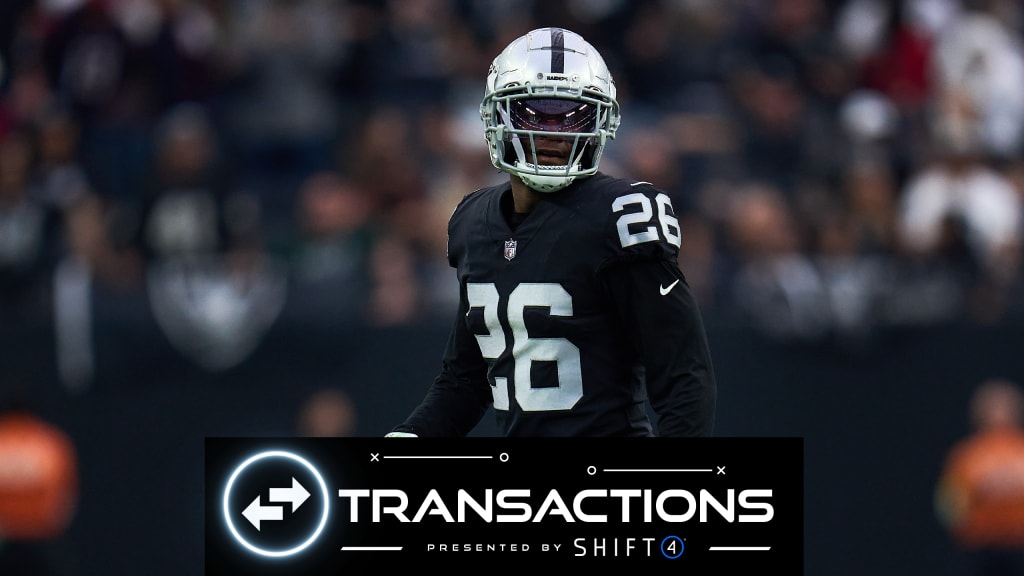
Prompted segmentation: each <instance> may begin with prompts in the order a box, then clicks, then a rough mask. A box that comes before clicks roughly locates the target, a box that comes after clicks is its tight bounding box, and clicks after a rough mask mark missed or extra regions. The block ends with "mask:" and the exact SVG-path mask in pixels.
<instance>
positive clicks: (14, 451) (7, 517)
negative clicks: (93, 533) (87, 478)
mask: <svg viewBox="0 0 1024 576" xmlns="http://www.w3.org/2000/svg"><path fill="white" fill-rule="evenodd" d="M78 467H79V464H78V455H77V449H76V448H75V445H74V443H73V441H72V440H71V438H70V437H68V435H67V434H66V433H65V432H64V431H63V430H62V429H60V428H59V427H58V426H56V425H54V424H53V423H51V422H47V421H46V420H44V419H42V418H41V417H40V416H39V415H37V414H35V413H33V412H31V411H28V410H25V409H21V408H19V409H14V410H8V411H4V412H0V571H2V572H3V573H4V574H12V575H14V574H25V575H29V574H31V575H33V576H49V575H51V574H54V575H56V574H60V573H61V572H60V571H59V568H58V567H59V566H61V560H60V559H59V558H58V557H57V555H56V554H54V547H55V546H56V545H57V543H59V542H60V541H61V539H62V538H63V537H64V536H65V533H66V532H67V530H68V527H69V525H70V524H71V522H72V521H73V520H74V517H75V512H76V510H77V506H78V498H79V485H78V476H79V472H78Z"/></svg>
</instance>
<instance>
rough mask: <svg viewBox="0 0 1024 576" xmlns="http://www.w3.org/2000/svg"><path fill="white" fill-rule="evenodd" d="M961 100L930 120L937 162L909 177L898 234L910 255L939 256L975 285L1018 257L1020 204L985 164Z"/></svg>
mask: <svg viewBox="0 0 1024 576" xmlns="http://www.w3.org/2000/svg"><path fill="white" fill-rule="evenodd" d="M965 105H966V103H965V102H963V101H962V100H954V101H952V102H950V104H949V108H948V109H946V110H944V111H942V112H941V113H940V115H939V116H937V117H936V119H935V121H934V126H933V128H934V130H935V132H934V135H935V147H936V159H935V161H934V162H932V163H931V164H929V165H926V166H923V167H921V168H920V169H919V170H918V171H917V172H915V173H914V174H911V175H910V178H909V180H908V182H907V183H906V186H905V189H904V190H903V192H902V205H901V206H900V216H899V231H900V241H901V244H902V246H903V247H904V248H905V249H906V250H908V251H909V252H910V253H911V254H914V255H924V256H926V257H927V256H937V257H939V258H940V259H942V260H945V261H946V262H947V263H948V264H950V265H952V266H954V267H955V268H957V269H959V270H961V273H962V274H964V275H965V276H964V281H966V282H968V283H976V282H978V281H979V280H984V279H985V277H986V276H987V275H989V274H993V273H996V271H997V270H998V269H999V268H1000V267H1002V266H1003V265H1004V260H1005V258H1006V257H1007V255H1008V254H1015V253H1017V252H1018V250H1017V246H1018V245H1019V243H1020V242H1021V239H1022V231H1024V229H1022V226H1024V221H1022V216H1024V212H1022V210H1024V205H1022V199H1021V197H1020V196H1019V195H1018V194H1017V193H1016V191H1015V190H1014V188H1013V186H1012V184H1011V182H1010V181H1009V180H1007V179H1006V178H1005V177H1004V176H1003V175H1002V174H1001V173H999V172H998V171H996V170H994V169H992V168H991V167H990V166H989V165H987V164H986V163H985V162H984V160H983V157H982V156H981V155H982V153H983V152H982V150H981V149H980V143H979V141H978V139H977V134H976V132H974V131H973V129H972V126H971V124H970V123H969V122H965V121H964V119H965V114H967V112H966V111H964V108H963V106H965Z"/></svg>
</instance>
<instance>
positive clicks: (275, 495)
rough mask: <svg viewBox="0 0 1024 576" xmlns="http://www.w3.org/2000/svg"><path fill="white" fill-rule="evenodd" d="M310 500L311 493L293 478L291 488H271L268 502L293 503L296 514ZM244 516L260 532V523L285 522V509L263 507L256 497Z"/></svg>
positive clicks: (293, 510)
mask: <svg viewBox="0 0 1024 576" xmlns="http://www.w3.org/2000/svg"><path fill="white" fill-rule="evenodd" d="M308 498H309V491H308V490H306V488H305V487H303V486H302V484H299V481H298V480H296V479H295V478H292V486H291V488H271V489H270V497H269V498H268V500H269V501H271V502H291V504H292V512H295V511H296V510H298V509H299V506H302V503H303V502H305V501H306V500H307V499H308ZM242 516H245V519H246V520H248V521H249V523H250V524H252V525H253V526H255V527H256V529H257V530H259V529H260V522H263V521H265V520H283V519H284V508H282V507H281V506H262V505H261V504H260V497H259V496H256V499H254V500H253V501H252V502H250V503H249V505H248V506H246V508H245V510H244V511H243V512H242Z"/></svg>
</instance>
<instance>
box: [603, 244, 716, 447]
mask: <svg viewBox="0 0 1024 576" xmlns="http://www.w3.org/2000/svg"><path fill="white" fill-rule="evenodd" d="M604 277H605V283H606V285H607V287H608V291H609V293H610V294H611V297H612V299H613V301H614V303H615V306H616V308H617V309H618V311H619V315H620V318H621V320H622V323H623V326H624V328H625V330H626V336H627V338H628V339H629V340H630V341H631V342H633V344H634V346H635V347H636V351H637V354H638V355H639V357H640V358H641V361H642V362H643V364H644V371H645V375H646V385H647V393H648V395H649V397H650V400H651V407H652V408H653V409H654V413H655V414H656V416H657V419H658V435H659V436H674V437H679V436H710V435H711V433H712V430H713V428H714V422H715V408H716V401H717V384H716V382H715V373H714V368H713V366H712V364H711V354H710V352H709V349H708V343H707V336H706V334H705V332H704V323H703V320H702V319H701V315H700V310H699V308H698V306H697V303H696V301H695V300H694V298H693V293H692V292H691V291H690V287H689V285H688V284H687V283H686V278H685V277H684V276H683V273H682V271H681V270H680V269H679V267H678V266H677V265H675V263H674V262H672V261H670V260H664V259H659V260H643V261H634V262H628V263H622V264H619V265H616V266H613V267H610V268H608V269H606V270H605V271H604Z"/></svg>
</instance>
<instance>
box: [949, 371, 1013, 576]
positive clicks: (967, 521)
mask: <svg viewBox="0 0 1024 576" xmlns="http://www.w3.org/2000/svg"><path fill="white" fill-rule="evenodd" d="M1022 410H1024V396H1022V394H1021V390H1020V388H1019V386H1018V385H1017V384H1016V383H1015V382H1011V381H1008V380H1003V379H991V380H987V381H985V382H983V383H981V385H979V386H978V387H977V389H976V390H975V391H974V393H973V395H972V397H971V402H970V408H969V412H970V414H969V415H970V420H971V425H972V428H973V432H972V434H971V435H970V436H969V437H967V438H965V439H963V440H961V441H959V442H957V443H956V444H955V445H954V446H953V447H952V448H951V449H950V451H949V454H948V455H947V459H946V463H945V466H944V468H943V470H942V474H941V478H940V480H939V483H938V487H937V490H936V509H937V512H938V516H939V519H940V520H941V522H942V524H943V525H944V526H945V527H946V528H947V529H948V530H949V531H950V534H951V536H952V537H953V538H954V539H955V541H956V542H957V544H958V545H960V546H961V547H962V548H963V549H964V550H967V551H968V552H969V553H970V554H971V556H972V561H973V569H974V572H973V573H974V574H976V575H977V576H1015V575H1016V576H1019V575H1022V574H1024V428H1022V426H1024V412H1022Z"/></svg>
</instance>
